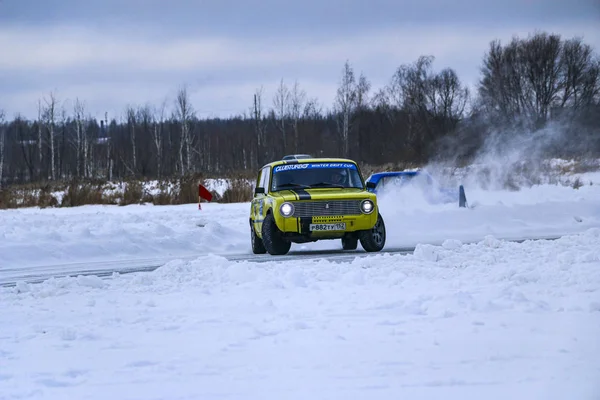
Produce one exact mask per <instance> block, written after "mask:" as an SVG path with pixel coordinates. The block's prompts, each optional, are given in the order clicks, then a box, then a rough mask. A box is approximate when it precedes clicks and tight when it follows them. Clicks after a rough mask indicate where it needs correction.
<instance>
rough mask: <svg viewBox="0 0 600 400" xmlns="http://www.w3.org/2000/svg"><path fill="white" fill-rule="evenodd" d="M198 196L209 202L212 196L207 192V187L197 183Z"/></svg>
mask: <svg viewBox="0 0 600 400" xmlns="http://www.w3.org/2000/svg"><path fill="white" fill-rule="evenodd" d="M198 197H199V198H201V199H204V200H206V201H208V202H209V203H210V202H211V201H212V197H213V196H212V193H211V192H209V191H208V189H207V188H205V187H204V186H202V185H198Z"/></svg>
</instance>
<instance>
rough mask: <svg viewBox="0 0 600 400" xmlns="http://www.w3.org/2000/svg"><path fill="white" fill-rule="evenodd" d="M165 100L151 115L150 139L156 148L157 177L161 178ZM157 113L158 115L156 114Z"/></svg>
mask: <svg viewBox="0 0 600 400" xmlns="http://www.w3.org/2000/svg"><path fill="white" fill-rule="evenodd" d="M166 107H167V104H166V101H163V103H162V105H161V107H160V109H159V110H155V112H154V115H153V116H152V120H153V123H152V125H153V127H152V141H153V142H154V147H155V148H156V169H157V175H158V179H161V178H162V159H163V139H162V138H163V126H164V123H165V111H166ZM157 114H158V115H157Z"/></svg>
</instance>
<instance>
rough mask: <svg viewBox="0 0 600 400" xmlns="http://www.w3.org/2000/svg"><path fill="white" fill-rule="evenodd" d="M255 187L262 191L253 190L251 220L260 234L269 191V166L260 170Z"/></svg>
mask: <svg viewBox="0 0 600 400" xmlns="http://www.w3.org/2000/svg"><path fill="white" fill-rule="evenodd" d="M256 188H257V189H259V191H261V190H262V193H258V192H255V195H254V198H253V199H252V221H253V223H254V228H255V229H256V232H258V233H259V234H260V232H261V230H262V221H263V219H264V218H265V214H266V210H265V200H266V197H267V193H268V191H269V167H265V168H263V169H262V170H261V171H260V175H259V177H258V179H257V183H256Z"/></svg>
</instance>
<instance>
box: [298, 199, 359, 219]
mask: <svg viewBox="0 0 600 400" xmlns="http://www.w3.org/2000/svg"><path fill="white" fill-rule="evenodd" d="M359 214H361V211H360V200H331V201H325V200H322V201H303V202H294V214H293V216H294V217H296V218H305V217H328V216H337V215H359Z"/></svg>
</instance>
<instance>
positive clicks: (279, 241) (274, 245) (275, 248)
mask: <svg viewBox="0 0 600 400" xmlns="http://www.w3.org/2000/svg"><path fill="white" fill-rule="evenodd" d="M262 241H263V244H264V246H265V249H266V250H267V251H268V252H269V254H271V255H273V256H280V255H284V254H287V253H288V252H289V251H290V247H292V242H290V241H289V240H285V239H284V238H283V236H282V235H281V231H280V230H279V228H278V227H277V224H276V223H275V217H273V214H271V213H269V214H267V216H266V217H265V220H264V221H263V225H262Z"/></svg>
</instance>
